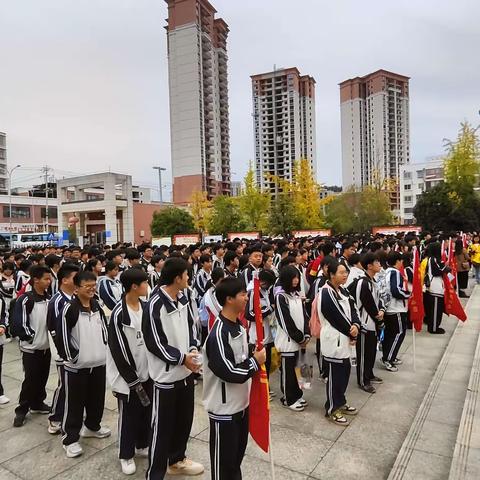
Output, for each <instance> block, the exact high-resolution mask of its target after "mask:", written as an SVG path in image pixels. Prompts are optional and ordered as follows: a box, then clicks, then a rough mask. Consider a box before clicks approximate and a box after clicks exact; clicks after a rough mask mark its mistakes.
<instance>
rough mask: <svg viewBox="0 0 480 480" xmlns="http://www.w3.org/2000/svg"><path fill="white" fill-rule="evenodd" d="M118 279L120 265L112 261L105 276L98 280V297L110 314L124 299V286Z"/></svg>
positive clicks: (108, 263) (106, 269) (109, 262)
mask: <svg viewBox="0 0 480 480" xmlns="http://www.w3.org/2000/svg"><path fill="white" fill-rule="evenodd" d="M117 277H118V265H117V263H116V262H114V261H113V260H110V261H108V262H107V263H106V265H105V275H104V276H103V277H99V278H98V279H97V290H98V296H99V297H100V300H101V301H102V303H103V304H104V305H105V307H106V308H107V309H108V310H109V311H110V312H111V311H112V310H113V309H114V308H115V305H116V304H117V303H118V302H119V301H120V299H121V298H122V291H123V289H122V284H121V283H120V281H119V280H118V278H117Z"/></svg>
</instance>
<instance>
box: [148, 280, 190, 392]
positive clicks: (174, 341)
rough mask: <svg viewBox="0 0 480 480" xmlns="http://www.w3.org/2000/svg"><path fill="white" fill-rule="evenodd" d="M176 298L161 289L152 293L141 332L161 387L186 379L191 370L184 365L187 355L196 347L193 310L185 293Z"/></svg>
mask: <svg viewBox="0 0 480 480" xmlns="http://www.w3.org/2000/svg"><path fill="white" fill-rule="evenodd" d="M176 300H177V301H176V302H174V301H173V299H171V298H170V297H169V295H168V294H167V293H166V292H165V291H164V290H163V289H162V288H159V289H158V290H157V293H156V294H155V295H153V296H152V297H150V299H149V301H148V302H147V305H146V306H145V308H144V310H143V318H142V333H143V338H144V341H145V345H146V347H147V360H148V371H149V374H150V378H152V380H154V381H155V383H156V384H157V386H159V387H160V388H161V386H162V385H164V386H165V384H166V385H167V386H165V388H169V387H168V385H169V384H171V383H173V382H177V381H180V380H184V379H185V378H186V377H188V376H189V375H190V374H191V373H192V372H191V371H190V370H188V369H187V368H186V367H185V366H184V365H183V363H184V361H185V355H186V354H187V353H189V352H191V351H192V350H195V349H197V341H196V339H195V335H194V328H193V316H192V310H191V308H190V305H189V301H188V298H187V297H186V295H185V294H183V293H179V295H178V297H177V299H176Z"/></svg>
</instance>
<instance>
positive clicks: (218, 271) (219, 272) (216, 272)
mask: <svg viewBox="0 0 480 480" xmlns="http://www.w3.org/2000/svg"><path fill="white" fill-rule="evenodd" d="M224 277H225V270H224V269H223V268H220V267H217V268H214V269H213V270H212V278H211V279H212V285H215V284H216V283H217V282H218V281H219V280H220V279H221V278H224Z"/></svg>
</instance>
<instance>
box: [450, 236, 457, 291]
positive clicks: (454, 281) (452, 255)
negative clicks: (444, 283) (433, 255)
mask: <svg viewBox="0 0 480 480" xmlns="http://www.w3.org/2000/svg"><path fill="white" fill-rule="evenodd" d="M448 266H449V267H450V269H451V270H452V271H451V274H452V275H453V278H452V280H451V283H452V286H453V287H456V285H457V260H456V259H455V247H454V245H453V240H452V239H451V238H450V240H449V241H448Z"/></svg>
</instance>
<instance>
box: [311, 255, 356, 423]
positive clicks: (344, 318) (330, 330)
mask: <svg viewBox="0 0 480 480" xmlns="http://www.w3.org/2000/svg"><path fill="white" fill-rule="evenodd" d="M327 273H328V281H327V283H326V284H325V285H324V286H323V287H322V289H321V290H320V293H319V295H318V298H317V303H316V307H317V311H318V317H319V319H320V323H321V325H322V329H321V330H320V341H321V344H322V355H323V358H324V362H325V368H326V369H328V380H327V383H326V391H327V401H326V402H325V416H326V417H328V419H329V420H330V421H332V422H333V423H335V424H337V425H340V426H343V427H345V426H347V425H348V424H349V422H348V420H347V419H346V418H345V415H356V414H357V409H356V408H355V407H352V406H350V405H348V403H347V399H346V397H345V392H346V390H347V387H348V381H349V379H350V370H351V364H350V356H351V349H352V346H354V344H355V341H356V339H357V336H358V333H359V331H360V320H359V319H358V314H357V309H356V307H355V302H354V300H353V298H352V297H351V296H350V293H349V292H348V290H346V289H345V288H343V285H344V284H345V282H346V281H347V277H348V272H347V269H346V268H345V267H344V265H342V264H340V263H339V262H338V261H333V262H331V263H329V264H328V266H327Z"/></svg>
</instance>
